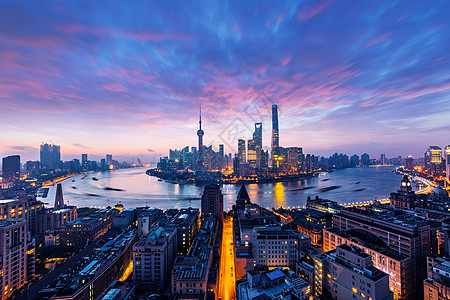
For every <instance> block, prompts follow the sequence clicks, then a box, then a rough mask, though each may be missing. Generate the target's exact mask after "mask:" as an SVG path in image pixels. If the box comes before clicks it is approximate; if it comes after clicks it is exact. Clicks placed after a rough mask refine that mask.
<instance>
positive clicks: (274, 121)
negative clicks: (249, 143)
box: [272, 104, 280, 153]
mask: <svg viewBox="0 0 450 300" xmlns="http://www.w3.org/2000/svg"><path fill="white" fill-rule="evenodd" d="M278 147H280V136H279V132H278V106H277V105H276V104H275V105H272V153H273V151H274V150H275V149H276V148H278Z"/></svg>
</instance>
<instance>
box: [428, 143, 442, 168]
mask: <svg viewBox="0 0 450 300" xmlns="http://www.w3.org/2000/svg"><path fill="white" fill-rule="evenodd" d="M441 162H442V148H441V147H438V146H430V147H428V149H427V151H426V152H425V164H427V165H429V164H434V165H439V164H440V163H441Z"/></svg>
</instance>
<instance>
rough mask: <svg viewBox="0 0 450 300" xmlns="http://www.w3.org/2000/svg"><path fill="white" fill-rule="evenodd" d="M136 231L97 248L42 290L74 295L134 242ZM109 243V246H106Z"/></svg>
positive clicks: (59, 294) (60, 294)
mask: <svg viewBox="0 0 450 300" xmlns="http://www.w3.org/2000/svg"><path fill="white" fill-rule="evenodd" d="M135 235H136V231H134V230H133V231H128V232H124V233H121V234H120V235H118V236H117V237H116V238H115V239H113V240H111V241H110V242H108V243H107V244H106V245H104V246H103V247H101V248H97V249H95V250H94V251H93V253H92V254H91V255H90V256H89V257H84V258H83V260H81V261H80V263H79V264H77V265H76V266H75V267H73V268H71V269H69V271H68V272H66V273H64V274H61V275H59V277H58V280H57V281H56V282H55V283H54V284H53V285H52V286H50V287H48V288H46V289H45V290H42V293H45V294H46V295H48V294H49V293H53V295H56V296H68V295H73V294H75V293H76V292H78V291H79V290H81V289H82V288H83V287H85V286H86V285H88V284H90V282H91V281H92V280H93V279H95V278H97V277H98V276H99V275H100V274H102V273H103V272H104V271H105V270H106V269H107V268H109V267H110V266H111V264H113V263H114V261H115V260H116V259H117V258H118V257H119V256H120V255H121V253H122V252H123V251H124V250H125V249H126V248H127V247H128V246H129V245H130V244H131V243H132V241H133V240H134V238H135ZM107 245H108V247H106V246H107Z"/></svg>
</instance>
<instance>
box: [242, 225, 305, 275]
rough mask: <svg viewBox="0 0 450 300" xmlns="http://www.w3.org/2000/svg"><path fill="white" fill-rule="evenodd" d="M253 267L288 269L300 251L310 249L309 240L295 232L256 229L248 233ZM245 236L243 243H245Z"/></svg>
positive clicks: (267, 228) (268, 228)
mask: <svg viewBox="0 0 450 300" xmlns="http://www.w3.org/2000/svg"><path fill="white" fill-rule="evenodd" d="M248 235H249V240H250V244H251V245H252V248H253V258H254V264H255V266H257V267H258V266H261V267H263V266H267V267H290V268H291V269H293V268H295V264H296V263H297V261H298V259H299V258H300V253H301V251H304V250H306V249H308V248H310V247H311V238H310V237H308V236H306V235H304V234H302V233H300V232H299V231H297V230H290V229H282V228H280V227H274V228H271V227H256V228H255V229H254V230H253V232H249V233H248ZM245 239H246V238H245V236H244V239H243V241H244V242H245Z"/></svg>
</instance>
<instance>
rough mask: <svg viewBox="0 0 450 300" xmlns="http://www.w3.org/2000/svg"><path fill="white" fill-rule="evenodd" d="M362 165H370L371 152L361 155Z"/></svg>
mask: <svg viewBox="0 0 450 300" xmlns="http://www.w3.org/2000/svg"><path fill="white" fill-rule="evenodd" d="M361 165H362V166H364V167H368V166H369V165H370V157H369V154H367V153H364V154H363V155H361Z"/></svg>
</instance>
